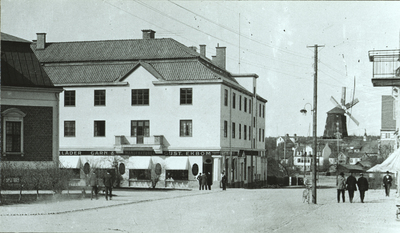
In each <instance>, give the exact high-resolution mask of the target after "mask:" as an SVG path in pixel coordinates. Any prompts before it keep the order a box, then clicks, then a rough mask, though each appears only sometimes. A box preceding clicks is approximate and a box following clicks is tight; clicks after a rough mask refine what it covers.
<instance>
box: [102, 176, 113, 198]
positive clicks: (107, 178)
mask: <svg viewBox="0 0 400 233" xmlns="http://www.w3.org/2000/svg"><path fill="white" fill-rule="evenodd" d="M112 185H113V182H112V176H111V174H110V171H107V174H106V175H105V176H104V186H105V188H106V195H105V196H106V200H108V196H110V200H111V198H112Z"/></svg>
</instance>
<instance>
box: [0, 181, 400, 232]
mask: <svg viewBox="0 0 400 233" xmlns="http://www.w3.org/2000/svg"><path fill="white" fill-rule="evenodd" d="M115 193H116V194H117V196H116V197H114V198H113V200H112V201H106V200H105V199H103V198H102V199H100V200H93V201H91V200H90V199H84V200H73V201H62V202H52V203H47V204H44V203H36V204H29V205H10V206H3V207H0V231H1V232H4V231H11V232H17V231H18V232H24V231H25V232H26V231H29V232H32V231H40V232H385V233H391V232H398V231H399V229H400V222H399V221H396V220H395V211H396V206H395V204H394V203H395V198H394V197H390V198H385V197H384V195H383V193H382V190H370V191H368V192H367V197H366V201H367V202H366V203H364V204H362V203H359V200H358V199H357V197H358V196H357V195H356V198H355V201H356V202H357V203H336V200H335V195H336V190H335V189H334V188H326V189H320V190H318V204H317V205H313V204H310V205H308V204H304V203H302V201H301V193H302V189H257V190H249V189H228V190H227V191H224V192H223V191H221V190H212V191H199V190H193V191H155V192H154V191H115ZM25 214H26V215H25ZM36 214H44V215H36Z"/></svg>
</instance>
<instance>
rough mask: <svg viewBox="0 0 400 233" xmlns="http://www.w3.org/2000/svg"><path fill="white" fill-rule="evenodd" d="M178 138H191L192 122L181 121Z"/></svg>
mask: <svg viewBox="0 0 400 233" xmlns="http://www.w3.org/2000/svg"><path fill="white" fill-rule="evenodd" d="M180 136H181V137H191V136H192V120H181V125H180Z"/></svg>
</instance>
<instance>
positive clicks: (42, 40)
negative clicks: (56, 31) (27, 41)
mask: <svg viewBox="0 0 400 233" xmlns="http://www.w3.org/2000/svg"><path fill="white" fill-rule="evenodd" d="M36 35H37V42H36V49H45V48H46V33H36Z"/></svg>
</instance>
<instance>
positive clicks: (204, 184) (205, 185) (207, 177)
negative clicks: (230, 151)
mask: <svg viewBox="0 0 400 233" xmlns="http://www.w3.org/2000/svg"><path fill="white" fill-rule="evenodd" d="M197 180H198V181H199V190H204V189H205V190H207V189H208V190H211V185H212V177H211V173H210V172H208V173H207V174H206V173H203V174H201V173H199V175H198V176H197ZM227 181H228V179H227V178H226V175H225V173H222V178H221V186H222V187H221V188H222V190H226V183H227Z"/></svg>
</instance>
